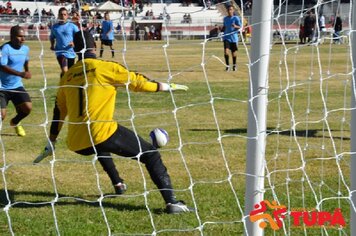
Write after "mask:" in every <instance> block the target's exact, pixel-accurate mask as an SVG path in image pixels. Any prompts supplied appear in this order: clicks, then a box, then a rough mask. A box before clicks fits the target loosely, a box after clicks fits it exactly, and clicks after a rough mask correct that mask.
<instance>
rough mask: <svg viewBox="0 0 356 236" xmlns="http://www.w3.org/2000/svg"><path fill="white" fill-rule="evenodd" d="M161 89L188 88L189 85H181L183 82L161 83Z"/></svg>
mask: <svg viewBox="0 0 356 236" xmlns="http://www.w3.org/2000/svg"><path fill="white" fill-rule="evenodd" d="M159 90H160V91H170V90H172V91H176V90H184V91H187V90H188V86H185V85H181V84H173V83H171V84H167V83H159Z"/></svg>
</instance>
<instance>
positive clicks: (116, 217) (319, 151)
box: [0, 41, 351, 236]
mask: <svg viewBox="0 0 356 236" xmlns="http://www.w3.org/2000/svg"><path fill="white" fill-rule="evenodd" d="M115 43H116V44H115V49H117V50H118V51H117V52H116V57H115V58H114V59H115V61H117V62H119V63H121V64H125V65H127V66H128V68H129V69H130V70H135V71H140V72H142V73H143V74H145V75H147V76H149V77H151V78H152V79H155V80H157V81H161V82H165V81H167V79H168V78H171V82H174V83H179V84H185V85H187V86H189V90H188V91H187V92H177V93H174V94H172V95H171V94H170V93H129V94H127V93H126V91H125V89H124V88H119V89H118V95H117V107H116V114H115V120H117V121H118V122H119V123H120V124H121V125H124V126H126V127H129V128H132V127H133V126H134V128H135V129H136V131H137V132H138V133H139V134H140V135H141V136H142V137H144V138H146V139H148V133H149V132H150V130H152V129H153V128H155V127H162V128H164V129H166V130H167V131H168V132H169V134H170V142H169V144H168V145H167V146H166V147H164V148H162V149H161V154H162V158H163V161H164V162H165V164H166V165H167V168H168V171H169V173H170V175H171V177H172V181H173V185H174V187H175V189H176V195H177V197H178V199H182V200H184V201H186V202H187V204H189V205H191V206H195V207H196V208H197V212H196V213H188V214H181V215H168V214H165V213H164V212H163V209H164V202H163V200H162V198H161V196H160V194H159V192H158V191H157V189H156V188H155V186H154V185H153V183H152V181H151V180H150V179H149V176H148V174H147V172H146V170H145V169H144V166H142V165H141V166H140V165H139V164H138V163H137V162H136V161H132V160H128V159H123V158H120V157H117V156H115V160H116V161H115V163H116V165H117V167H118V169H119V171H120V174H121V175H122V177H124V179H125V182H126V183H127V185H128V191H127V192H126V194H125V195H122V196H115V195H113V188H112V186H111V183H110V180H109V178H108V177H107V176H106V174H105V173H104V171H103V170H102V168H101V166H100V165H99V164H98V163H96V162H95V163H94V162H93V159H92V158H91V157H83V156H79V155H77V154H75V153H72V152H70V151H68V150H67V148H66V144H65V136H66V128H64V129H63V131H62V133H61V135H60V139H59V141H58V143H57V146H56V152H55V158H52V157H51V158H48V159H46V160H44V161H43V162H41V163H40V164H39V165H32V161H33V160H34V158H35V157H36V156H37V154H39V152H40V151H41V150H42V148H43V147H44V145H45V144H46V142H47V139H46V133H47V132H49V123H48V122H50V120H51V119H52V109H53V106H54V105H53V104H54V99H55V92H56V89H57V88H56V85H57V83H58V81H59V72H60V71H59V66H58V65H57V61H56V59H55V56H54V53H53V52H51V51H50V50H49V43H48V42H43V44H42V45H41V44H40V43H39V42H34V41H33V42H28V45H29V46H30V48H31V61H30V68H31V71H32V79H31V80H28V81H24V83H25V87H26V89H27V90H28V91H29V93H30V95H31V97H32V100H33V111H32V113H31V115H30V116H29V117H27V118H26V119H25V120H23V125H24V127H25V129H26V132H27V136H26V137H23V138H21V137H17V136H16V135H15V134H14V131H13V129H12V128H11V127H10V126H9V120H10V118H12V116H13V115H14V109H13V105H12V104H10V105H9V107H8V115H7V117H6V119H5V121H4V123H3V124H2V126H1V140H0V141H1V142H0V143H1V153H2V159H1V167H2V178H1V180H2V181H1V182H0V188H1V190H0V191H1V195H0V204H1V211H0V225H1V226H0V235H11V234H12V233H14V234H16V235H58V234H60V235H109V234H112V235H150V234H159V235H202V234H203V235H242V234H243V232H244V225H243V221H244V220H246V221H248V220H249V219H248V218H243V211H244V201H245V199H244V194H245V174H244V173H245V165H246V144H247V124H248V119H247V110H248V91H249V81H250V77H249V67H248V65H249V62H248V51H247V50H250V48H249V46H247V48H245V47H244V46H243V45H242V44H240V47H239V52H238V65H239V68H238V72H236V73H235V72H229V73H226V72H225V71H224V68H225V67H224V64H223V63H222V61H223V48H222V43H221V42H208V43H207V44H205V48H204V49H205V51H203V44H201V42H200V41H170V44H169V45H164V42H163V41H161V42H131V41H129V42H126V43H125V44H124V42H122V41H116V42H115ZM165 46H167V47H165ZM124 49H125V50H124ZM109 55H110V52H109V50H108V48H106V50H105V52H104V57H105V58H106V59H111V58H109ZM285 58H286V59H285ZM349 58H350V55H349V51H348V48H347V46H346V45H329V44H324V45H321V46H319V47H315V46H303V47H296V45H293V44H290V45H285V46H283V45H281V44H275V45H273V47H272V48H271V57H270V67H269V68H270V69H269V95H268V98H269V102H268V121H267V127H268V132H267V134H268V135H267V141H266V159H265V160H266V164H267V171H266V174H267V175H266V181H265V183H266V184H265V186H266V192H265V199H267V200H270V201H272V200H273V197H274V196H275V197H277V199H278V201H279V202H280V204H283V205H286V206H287V207H288V209H289V210H292V209H307V210H312V209H314V208H316V206H317V204H321V209H323V210H324V211H330V212H333V210H334V209H335V208H336V207H338V208H341V209H342V212H343V215H344V217H345V220H346V224H347V225H346V228H344V229H342V230H341V229H338V228H333V227H326V228H324V229H321V228H320V227H310V228H303V227H295V226H293V225H292V222H291V221H290V219H285V221H284V222H285V227H286V228H285V230H283V229H280V230H279V231H275V232H272V230H270V229H266V230H267V231H266V234H265V235H272V233H275V235H285V234H287V235H293V236H294V235H324V234H323V233H325V232H327V233H328V235H339V233H341V235H349V224H350V222H349V220H350V213H349V211H350V204H349V201H348V200H349V199H348V197H349V192H348V189H347V186H350V178H349V163H350V155H349V154H348V152H349V150H350V131H349V130H350V111H349V110H348V109H347V108H349V106H350V92H351V88H350V79H351V76H350V72H351V65H350V59H349ZM321 78H322V80H321ZM325 111H326V113H325ZM294 121H295V123H294ZM293 124H295V126H294V127H295V132H292V131H293V130H292V128H293ZM335 157H339V159H338V160H336V159H335ZM304 165H305V167H304V168H302V167H303V166H304ZM141 170H143V172H141ZM145 189H146V190H147V191H146V192H145ZM5 190H6V191H5ZM101 193H103V195H101Z"/></svg>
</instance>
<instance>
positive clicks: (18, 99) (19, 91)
mask: <svg viewBox="0 0 356 236" xmlns="http://www.w3.org/2000/svg"><path fill="white" fill-rule="evenodd" d="M9 101H12V103H13V104H14V105H15V106H18V105H20V104H22V103H25V102H31V98H30V95H28V93H27V92H26V90H25V88H24V87H19V88H16V89H9V90H1V89H0V105H1V108H2V109H4V108H6V107H7V104H9Z"/></svg>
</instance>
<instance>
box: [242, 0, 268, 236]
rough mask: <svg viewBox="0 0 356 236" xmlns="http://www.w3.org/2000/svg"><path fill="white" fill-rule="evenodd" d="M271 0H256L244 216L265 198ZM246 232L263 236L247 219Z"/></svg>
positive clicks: (253, 10) (253, 16)
mask: <svg viewBox="0 0 356 236" xmlns="http://www.w3.org/2000/svg"><path fill="white" fill-rule="evenodd" d="M272 6H273V2H272V0H258V1H257V0H256V1H253V7H252V22H251V25H252V37H251V61H250V67H249V70H250V76H251V77H250V85H249V102H248V130H247V136H248V143H247V161H246V192H245V216H248V215H249V213H250V212H251V211H252V210H253V209H254V205H255V204H256V203H259V202H260V201H262V200H263V196H264V193H263V189H264V173H265V171H264V170H265V161H264V160H265V159H264V154H265V142H266V120H267V119H266V112H267V93H268V91H267V88H268V64H269V50H270V41H271V30H272V29H271V25H272V22H271V20H272V17H271V14H272ZM245 222H246V231H245V235H254V236H260V235H263V230H262V229H261V228H259V226H258V224H256V223H252V222H251V221H250V220H249V219H246V221H245Z"/></svg>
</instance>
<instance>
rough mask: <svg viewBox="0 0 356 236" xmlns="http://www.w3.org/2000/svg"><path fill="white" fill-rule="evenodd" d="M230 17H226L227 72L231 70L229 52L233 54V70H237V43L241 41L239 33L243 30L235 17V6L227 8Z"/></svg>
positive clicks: (225, 51)
mask: <svg viewBox="0 0 356 236" xmlns="http://www.w3.org/2000/svg"><path fill="white" fill-rule="evenodd" d="M227 11H228V15H227V16H225V17H224V36H223V39H224V56H225V63H226V71H229V70H230V63H229V51H230V52H231V54H232V64H233V66H232V70H233V71H235V70H236V69H237V65H236V54H237V43H238V40H239V37H238V31H239V29H240V28H241V20H240V18H239V17H238V16H236V15H235V10H234V7H233V6H228V7H227Z"/></svg>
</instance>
